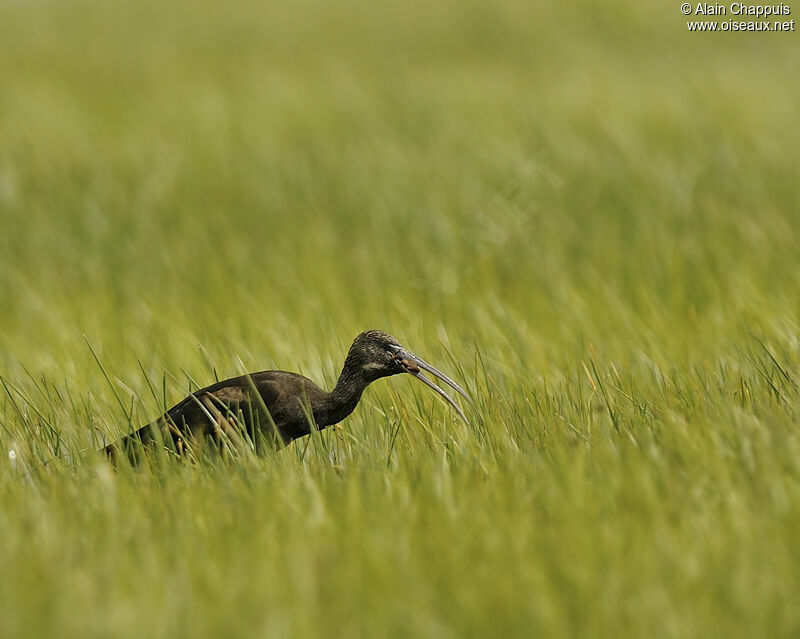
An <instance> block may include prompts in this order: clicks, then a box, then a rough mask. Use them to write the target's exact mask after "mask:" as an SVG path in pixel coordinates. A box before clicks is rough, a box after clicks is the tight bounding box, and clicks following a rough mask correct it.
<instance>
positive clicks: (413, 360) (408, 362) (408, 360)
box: [395, 348, 474, 425]
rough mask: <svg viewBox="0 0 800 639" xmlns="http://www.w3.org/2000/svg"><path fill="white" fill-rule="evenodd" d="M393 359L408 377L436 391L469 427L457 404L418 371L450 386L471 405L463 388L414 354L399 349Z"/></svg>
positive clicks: (471, 402)
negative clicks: (412, 377) (423, 371)
mask: <svg viewBox="0 0 800 639" xmlns="http://www.w3.org/2000/svg"><path fill="white" fill-rule="evenodd" d="M395 357H396V358H397V359H398V360H400V364H401V365H402V366H403V368H404V369H405V371H406V372H407V373H409V374H410V375H413V376H414V377H416V378H417V379H418V380H419V381H421V382H422V383H423V384H425V385H426V386H429V387H430V388H432V389H433V390H434V391H436V393H438V394H439V395H441V396H442V397H443V398H444V400H445V401H446V402H447V403H448V404H450V406H452V407H453V409H455V411H456V412H457V413H458V416H459V417H461V419H463V420H464V422H465V423H466V424H467V425H469V420H468V419H467V416H466V415H464V411H462V410H461V407H460V406H459V405H458V404H456V402H455V400H454V399H453V398H452V397H450V395H448V394H447V393H446V392H445V391H444V390H443V389H442V388H441V387H439V386H438V385H437V384H435V383H434V382H432V381H431V380H430V379H428V378H427V377H425V375H423V374H422V371H420V369H422V370H425V371H428V372H429V373H431V374H432V375H435V376H436V377H438V378H439V379H440V380H442V381H443V382H444V383H445V384H447V385H448V386H450V387H451V388H452V389H453V390H454V391H456V392H457V393H459V394H460V395H461V396H462V397H464V398H465V399H466V400H467V401H468V402H469V403H470V404H473V401H472V399H470V396H469V395H467V393H466V391H464V389H463V388H461V387H460V386H459V385H458V384H456V383H455V382H454V381H453V380H452V379H450V378H449V377H448V376H447V375H445V374H444V373H443V372H442V371H440V370H439V369H438V368H434V367H433V366H431V365H430V364H428V362H426V361H425V360H424V359H422V358H421V357H417V356H416V355H414V353H411V352H409V351H407V350H405V349H402V348H401V349H397V353H396V355H395ZM473 405H474V404H473Z"/></svg>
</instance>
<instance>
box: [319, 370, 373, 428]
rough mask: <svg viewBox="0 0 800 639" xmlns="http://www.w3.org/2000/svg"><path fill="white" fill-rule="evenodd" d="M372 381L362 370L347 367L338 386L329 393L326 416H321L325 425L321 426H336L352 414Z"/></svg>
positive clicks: (337, 383)
mask: <svg viewBox="0 0 800 639" xmlns="http://www.w3.org/2000/svg"><path fill="white" fill-rule="evenodd" d="M370 381H372V380H370V379H368V378H367V376H366V375H365V374H364V371H363V370H362V369H361V368H351V367H348V366H347V365H345V367H344V368H343V369H342V373H341V375H339V380H338V381H337V382H336V386H335V387H334V389H333V390H332V391H331V392H330V393H328V398H327V400H328V401H327V402H326V404H327V406H326V407H325V409H326V410H325V412H326V414H325V415H321V416H320V417H322V419H323V421H324V422H325V423H324V424H322V423H320V426H330V425H332V424H336V423H338V422H340V421H342V420H343V419H344V418H345V417H347V416H348V415H349V414H350V413H352V412H353V410H355V407H356V406H357V405H358V401H359V400H360V399H361V394H362V393H363V392H364V389H365V388H366V387H367V386H368V385H369V383H370ZM317 423H319V420H317Z"/></svg>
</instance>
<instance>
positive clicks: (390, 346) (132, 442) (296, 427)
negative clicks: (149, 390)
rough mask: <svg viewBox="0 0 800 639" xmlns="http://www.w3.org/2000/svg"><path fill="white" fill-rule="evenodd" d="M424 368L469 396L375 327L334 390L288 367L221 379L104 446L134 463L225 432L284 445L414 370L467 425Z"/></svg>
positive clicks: (360, 340) (355, 348) (356, 346)
mask: <svg viewBox="0 0 800 639" xmlns="http://www.w3.org/2000/svg"><path fill="white" fill-rule="evenodd" d="M423 370H424V371H427V372H429V373H431V374H433V375H435V376H436V377H438V378H439V379H441V380H442V381H443V382H445V383H446V384H448V385H449V386H451V387H452V388H453V389H454V390H456V391H457V392H458V393H460V394H461V395H463V396H464V397H465V398H466V399H467V400H468V401H470V402H471V400H470V398H469V396H468V395H467V394H466V393H465V392H464V390H463V389H462V388H461V387H460V386H459V385H458V384H456V383H455V382H454V381H453V380H452V379H450V378H449V377H448V376H447V375H445V374H444V373H442V372H441V371H439V370H438V369H436V368H434V367H433V366H431V365H430V364H428V363H427V362H426V361H425V360H423V359H422V358H420V357H418V356H416V355H414V354H413V353H411V352H410V351H408V350H406V349H405V348H403V347H402V346H401V345H400V343H399V342H398V341H397V340H396V339H395V338H394V337H392V336H391V335H389V334H388V333H384V332H383V331H378V330H370V331H365V332H363V333H361V334H360V335H359V336H358V337H356V339H355V340H354V341H353V345H352V346H351V347H350V351H349V352H348V354H347V358H346V359H345V362H344V366H343V367H342V373H341V375H339V380H338V382H337V383H336V386H335V387H334V389H333V390H332V391H330V392H327V391H324V390H322V389H321V388H320V387H319V386H317V385H316V384H315V383H314V382H312V381H311V380H310V379H308V378H307V377H304V376H302V375H298V374H297V373H289V372H286V371H261V372H259V373H252V374H250V375H242V376H241V377H234V378H232V379H226V380H225V381H222V382H217V383H216V384H212V385H211V386H207V387H206V388H202V389H200V390H198V391H195V392H193V393H192V394H191V395H189V396H188V397H187V398H186V399H184V400H183V401H181V402H180V403H178V404H176V405H175V406H173V407H172V408H170V409H169V410H168V411H167V412H166V413H165V414H164V415H162V416H161V417H159V418H158V419H157V420H156V421H154V422H152V423H150V424H147V425H146V426H143V427H142V428H140V429H139V430H137V431H135V432H133V433H131V434H129V435H126V436H125V437H123V438H122V439H121V440H120V441H118V442H116V443H113V444H110V445H109V446H107V447H106V448H105V452H106V454H107V455H108V456H109V457H110V458H111V459H112V460H116V458H117V455H118V454H119V452H121V451H122V452H124V453H125V454H126V455H127V456H128V458H129V459H130V460H131V461H132V462H135V461H137V460H138V459H139V456H140V452H141V450H142V448H143V446H161V445H163V446H165V447H167V448H168V449H169V450H171V451H173V452H175V453H177V454H181V453H183V452H184V450H185V448H186V446H187V444H191V442H193V441H196V440H197V438H198V436H200V435H205V436H208V437H209V438H212V439H214V440H216V441H217V442H220V441H221V440H222V439H223V438H224V437H226V436H228V437H231V438H233V439H237V438H241V437H243V436H244V434H246V435H247V437H248V438H249V439H250V441H252V442H255V443H258V442H268V443H269V445H270V446H275V447H278V448H279V447H281V446H284V445H286V444H288V443H289V442H291V441H292V440H295V439H297V438H298V437H303V436H304V435H308V434H310V433H311V429H312V424H313V428H315V429H317V430H322V429H324V428H327V427H328V426H332V425H333V424H338V423H339V422H340V421H342V420H343V419H344V418H345V417H347V416H348V415H349V414H350V413H352V412H353V410H354V409H355V407H356V405H357V404H358V401H359V400H360V399H361V394H362V393H363V392H364V389H365V388H366V387H367V386H368V385H369V384H371V383H372V382H374V381H375V380H376V379H380V378H381V377H388V376H389V375H397V374H399V373H409V374H410V375H413V376H414V377H416V378H417V379H418V380H420V381H422V382H423V383H424V384H427V385H428V386H430V387H431V388H432V389H433V390H434V391H436V392H437V393H438V394H439V395H441V396H442V397H443V398H444V399H445V400H446V401H447V403H448V404H450V406H452V407H453V408H454V409H455V410H456V412H457V413H458V414H459V416H460V417H461V418H462V419H463V420H464V421H465V422H467V423H469V422H468V421H467V418H466V416H465V415H464V413H463V411H462V410H461V408H460V407H459V406H458V404H456V402H455V401H454V400H453V398H452V397H450V396H449V395H448V394H447V393H446V392H445V391H444V390H442V389H441V388H440V387H439V386H438V385H436V384H435V383H434V382H432V381H431V380H430V379H429V378H427V377H426V376H425V375H424V374H423V373H422V371H423Z"/></svg>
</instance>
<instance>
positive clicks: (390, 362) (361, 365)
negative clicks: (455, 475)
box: [345, 330, 472, 423]
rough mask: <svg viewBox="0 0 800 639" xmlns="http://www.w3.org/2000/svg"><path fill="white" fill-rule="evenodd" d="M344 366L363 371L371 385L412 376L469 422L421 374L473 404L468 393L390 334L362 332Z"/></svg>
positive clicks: (448, 398) (460, 411) (450, 400)
mask: <svg viewBox="0 0 800 639" xmlns="http://www.w3.org/2000/svg"><path fill="white" fill-rule="evenodd" d="M345 365H346V366H347V365H350V366H352V367H353V368H358V369H360V370H361V371H362V372H363V374H365V375H366V377H367V379H368V380H369V381H370V382H371V381H374V380H376V379H379V378H381V377H388V376H389V375H397V374H399V373H409V374H410V375H413V376H414V377H416V378H417V379H418V380H420V381H421V382H423V383H424V384H426V385H427V386H429V387H430V388H432V389H433V390H434V391H436V392H437V393H438V394H439V395H441V396H442V397H443V398H444V399H445V400H446V401H447V403H448V404H450V405H451V406H452V407H453V408H454V409H455V410H456V412H458V414H459V415H460V416H461V418H462V419H463V420H464V421H465V422H467V423H469V422H468V421H467V418H466V416H465V415H464V413H463V411H462V410H461V408H460V407H459V406H458V404H456V402H455V401H454V400H453V398H452V397H450V395H448V394H447V393H446V392H445V391H444V390H442V389H441V388H440V387H439V386H437V385H436V384H435V383H434V382H432V381H431V380H430V379H428V378H427V377H426V376H425V375H424V374H423V373H422V371H427V372H429V373H431V374H432V375H435V376H436V377H438V378H439V379H441V380H442V381H443V382H444V383H445V384H447V385H448V386H450V387H451V388H452V389H453V390H455V391H456V392H457V393H460V394H461V395H462V396H463V397H465V398H466V399H467V400H468V401H469V402H470V403H472V400H471V399H470V398H469V396H468V395H467V393H466V392H464V390H463V389H462V388H461V387H460V386H459V385H458V384H456V383H455V382H454V381H453V380H452V379H450V378H449V377H448V376H447V375H445V374H444V373H442V372H441V371H440V370H438V369H436V368H434V367H433V366H431V365H430V364H428V363H427V362H426V361H425V360H424V359H422V358H421V357H419V356H417V355H414V353H412V352H411V351H409V350H406V349H405V348H403V346H402V345H401V344H400V342H398V341H397V340H396V339H395V338H394V337H392V336H391V335H389V334H388V333H384V332H383V331H379V330H369V331H364V332H363V333H361V334H360V335H359V336H358V337H356V339H355V340H354V341H353V345H352V346H351V347H350V352H349V353H348V355H347V362H346V364H345Z"/></svg>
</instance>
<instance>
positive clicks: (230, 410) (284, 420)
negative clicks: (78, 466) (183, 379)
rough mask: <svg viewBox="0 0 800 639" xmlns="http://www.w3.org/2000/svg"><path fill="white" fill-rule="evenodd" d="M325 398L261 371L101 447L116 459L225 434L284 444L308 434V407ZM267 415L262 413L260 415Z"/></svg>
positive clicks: (304, 382)
mask: <svg viewBox="0 0 800 639" xmlns="http://www.w3.org/2000/svg"><path fill="white" fill-rule="evenodd" d="M325 395H326V393H325V392H324V391H323V390H322V389H320V388H319V387H318V386H317V385H316V384H315V383H314V382H312V381H311V380H310V379H308V378H307V377H304V376H303V375H299V374H297V373H290V372H288V371H274V370H273V371H260V372H258V373H251V374H249V375H241V376H239V377H233V378H231V379H226V380H223V381H220V382H216V383H214V384H211V385H210V386H206V387H205V388H201V389H200V390H197V391H194V392H193V393H192V394H190V395H189V396H188V397H186V398H185V399H183V400H182V401H180V402H178V403H177V404H175V406H173V407H172V408H170V409H169V410H168V411H167V412H166V413H165V414H164V415H162V416H161V417H159V418H158V419H157V420H156V421H154V422H152V423H150V424H147V425H145V426H143V427H142V428H140V429H139V430H137V431H136V432H134V433H131V434H130V435H127V436H125V437H124V438H123V439H122V440H121V441H120V442H119V443H118V444H112V445H110V446H107V447H106V453H107V454H109V455H110V456H112V457H115V456H116V453H117V449H118V448H121V449H122V450H124V451H125V452H126V453H127V454H128V456H129V457H132V456H133V455H132V452H131V451H133V450H134V449H136V448H138V447H140V443H141V444H144V445H151V444H154V443H157V442H158V440H161V441H162V442H163V443H164V444H166V445H169V443H170V440H171V442H172V447H171V448H173V449H175V450H178V451H180V450H181V449H182V448H183V447H184V446H185V445H186V443H187V441H192V440H196V439H198V437H199V436H201V435H207V436H212V437H215V438H217V439H218V438H221V437H223V436H224V435H225V434H229V435H231V434H234V433H236V436H239V437H241V436H243V435H244V433H242V432H241V431H242V430H243V429H244V431H245V432H246V435H247V437H248V438H250V440H251V441H253V442H255V443H258V442H265V441H266V442H271V443H272V445H275V446H281V445H284V444H288V443H289V442H291V441H292V440H294V439H297V438H298V437H302V436H303V435H308V434H309V433H310V432H311V423H310V420H311V419H314V417H313V412H312V411H310V407H311V406H314V405H315V404H318V403H319V401H320V400H321V399H322V398H323V397H324V396H325ZM265 411H266V412H265Z"/></svg>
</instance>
